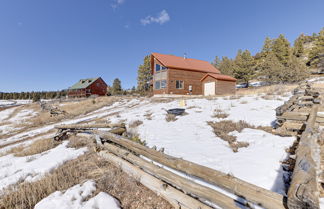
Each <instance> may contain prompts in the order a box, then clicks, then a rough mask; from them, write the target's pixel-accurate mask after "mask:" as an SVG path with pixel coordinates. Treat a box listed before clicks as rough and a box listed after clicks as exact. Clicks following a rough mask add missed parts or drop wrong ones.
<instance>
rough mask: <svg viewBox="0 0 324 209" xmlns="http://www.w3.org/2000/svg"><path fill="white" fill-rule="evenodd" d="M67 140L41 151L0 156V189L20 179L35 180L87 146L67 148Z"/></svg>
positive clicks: (82, 151)
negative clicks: (23, 155)
mask: <svg viewBox="0 0 324 209" xmlns="http://www.w3.org/2000/svg"><path fill="white" fill-rule="evenodd" d="M67 144H68V141H65V142H63V143H62V144H60V145H58V146H57V147H55V148H53V149H51V150H48V151H45V152H43V153H39V154H35V155H31V156H26V157H15V156H14V155H13V154H10V155H5V156H2V157H0V170H1V173H0V190H2V189H4V188H5V187H7V186H9V185H11V184H14V183H16V182H18V181H20V180H26V181H35V180H38V179H39V178H41V177H42V176H43V175H44V174H46V173H47V172H49V171H50V170H52V169H54V168H56V167H58V166H60V165H62V164H63V163H64V162H66V161H68V160H71V159H75V158H77V157H78V156H80V155H83V154H84V153H85V152H86V151H87V148H81V149H74V148H67V147H66V146H67Z"/></svg>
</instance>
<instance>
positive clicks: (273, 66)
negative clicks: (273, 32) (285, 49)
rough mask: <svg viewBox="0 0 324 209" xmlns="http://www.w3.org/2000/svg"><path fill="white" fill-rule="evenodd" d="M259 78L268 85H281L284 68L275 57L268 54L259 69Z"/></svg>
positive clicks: (272, 54)
mask: <svg viewBox="0 0 324 209" xmlns="http://www.w3.org/2000/svg"><path fill="white" fill-rule="evenodd" d="M259 69H260V77H261V78H262V79H263V80H264V81H266V82H268V83H270V84H273V83H281V82H283V77H284V76H283V72H284V70H285V67H284V66H283V65H282V64H281V63H280V62H279V60H278V58H277V56H276V55H275V54H274V53H273V52H270V53H269V54H268V55H267V56H266V57H265V60H264V62H262V64H261V65H260V67H259Z"/></svg>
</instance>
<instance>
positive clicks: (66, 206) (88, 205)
mask: <svg viewBox="0 0 324 209" xmlns="http://www.w3.org/2000/svg"><path fill="white" fill-rule="evenodd" d="M95 190H96V186H95V182H94V181H92V180H88V181H86V182H85V183H83V184H82V185H80V184H77V185H75V186H73V187H71V188H69V189H68V190H66V191H65V192H61V191H56V192H54V193H52V194H51V195H49V196H48V197H46V198H44V199H42V200H41V201H40V202H39V203H37V204H36V205H35V209H93V208H96V209H120V204H119V202H118V201H117V200H116V199H115V198H113V197H112V196H110V195H109V194H107V193H105V192H100V193H99V194H97V195H96V196H94V197H92V198H90V199H89V200H87V201H84V199H86V198H89V197H90V196H91V195H92V194H93V192H94V191H95Z"/></svg>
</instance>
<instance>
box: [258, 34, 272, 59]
mask: <svg viewBox="0 0 324 209" xmlns="http://www.w3.org/2000/svg"><path fill="white" fill-rule="evenodd" d="M272 45H273V41H272V40H271V39H270V38H269V37H266V38H265V40H264V44H263V47H262V50H261V55H260V56H261V57H262V58H265V57H267V56H268V54H269V53H270V52H271V50H272Z"/></svg>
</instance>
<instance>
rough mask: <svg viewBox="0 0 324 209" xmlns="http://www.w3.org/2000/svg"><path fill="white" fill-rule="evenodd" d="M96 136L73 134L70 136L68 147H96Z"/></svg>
mask: <svg viewBox="0 0 324 209" xmlns="http://www.w3.org/2000/svg"><path fill="white" fill-rule="evenodd" d="M94 142H95V138H94V137H93V136H90V137H85V136H79V135H71V136H69V144H68V145H67V147H72V148H75V149H79V148H81V147H88V148H89V149H90V150H91V149H93V148H94V147H95V143H94Z"/></svg>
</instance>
